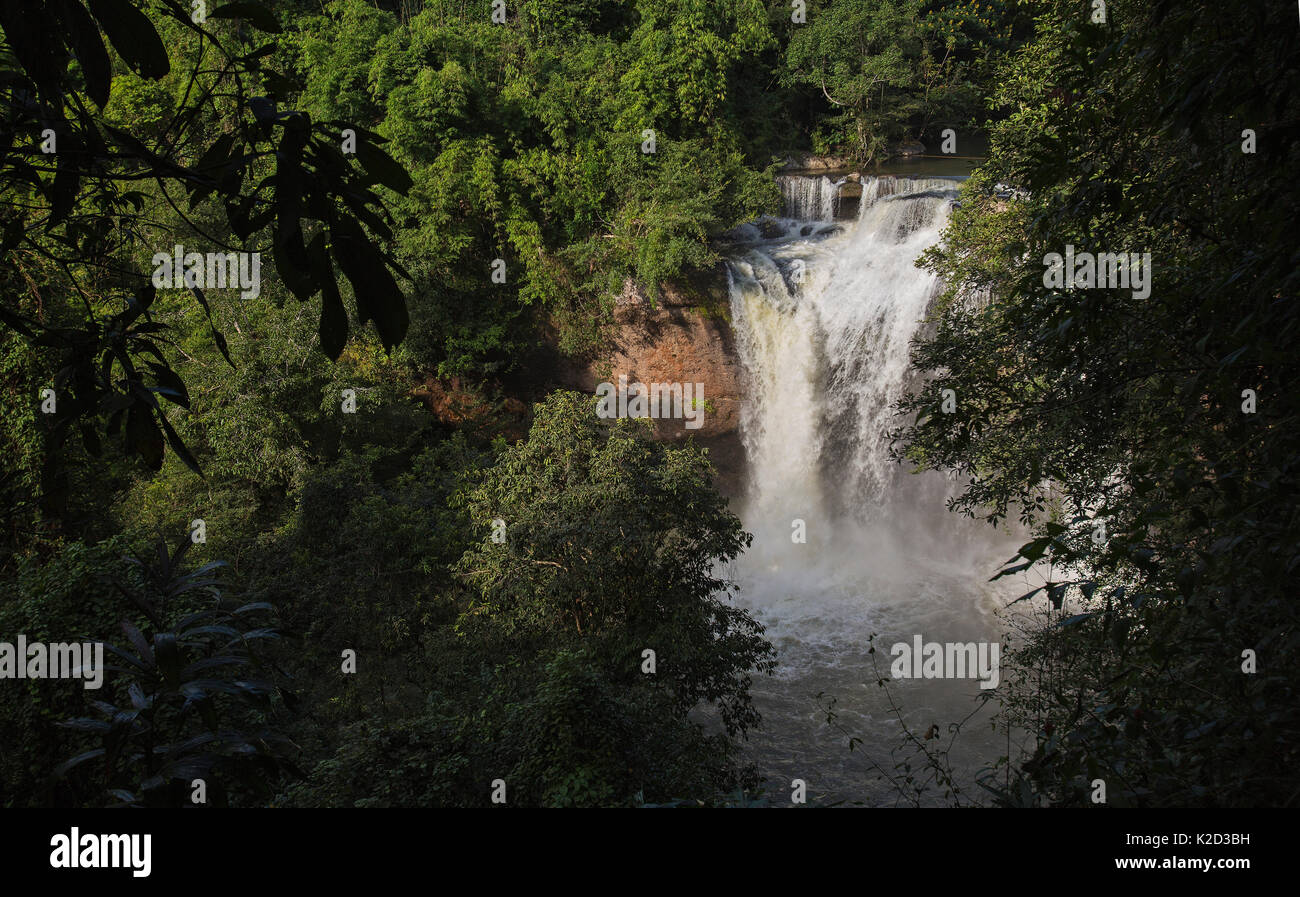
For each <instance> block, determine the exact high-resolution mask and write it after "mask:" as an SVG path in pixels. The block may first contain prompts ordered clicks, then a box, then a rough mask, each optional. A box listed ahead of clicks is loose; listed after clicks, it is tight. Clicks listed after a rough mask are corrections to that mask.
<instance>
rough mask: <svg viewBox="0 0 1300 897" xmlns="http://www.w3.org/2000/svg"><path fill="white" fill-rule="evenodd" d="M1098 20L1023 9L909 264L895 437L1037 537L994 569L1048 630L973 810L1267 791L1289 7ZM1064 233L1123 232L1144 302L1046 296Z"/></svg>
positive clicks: (1289, 398)
mask: <svg viewBox="0 0 1300 897" xmlns="http://www.w3.org/2000/svg"><path fill="white" fill-rule="evenodd" d="M1108 13H1109V14H1108V18H1107V21H1106V22H1105V23H1094V22H1093V21H1092V20H1091V17H1090V16H1089V15H1088V14H1087V13H1086V11H1084V10H1083V8H1082V6H1081V4H1079V3H1075V2H1068V0H1062V2H1054V3H1047V4H1043V6H1042V8H1041V10H1040V13H1039V19H1038V30H1037V34H1036V36H1035V38H1034V40H1033V41H1032V42H1031V43H1030V44H1028V45H1027V46H1026V47H1025V48H1024V49H1023V50H1021V51H1020V52H1019V53H1018V54H1017V55H1015V56H1014V57H1013V58H1011V59H1009V60H1008V61H1007V63H1006V65H1005V68H1004V70H1003V73H1002V76H1001V78H1000V81H1001V84H1002V86H1001V88H1000V90H999V91H998V92H997V94H996V96H995V97H994V98H993V102H994V103H996V104H999V105H1002V106H1004V107H1005V108H1008V109H1010V110H1011V114H1010V115H1009V117H1008V118H1007V119H1006V120H1005V121H1004V122H1002V123H1001V124H999V125H998V126H997V128H996V129H995V131H994V135H993V151H992V154H991V159H990V160H989V162H988V163H987V164H986V165H985V166H984V167H983V168H982V169H981V171H980V172H979V173H978V175H977V176H976V177H975V178H972V179H971V181H970V182H968V184H967V186H966V188H965V193H964V196H963V201H964V202H963V206H962V208H961V209H960V210H959V211H958V212H957V213H956V214H955V216H954V218H953V221H952V223H951V226H950V228H949V230H948V233H947V237H946V241H945V244H944V245H943V246H942V247H939V248H936V249H935V250H933V251H932V252H931V254H930V257H929V264H930V265H931V266H932V267H933V269H934V270H936V271H938V272H939V273H941V274H942V275H943V276H944V278H945V280H946V282H947V284H948V290H947V293H946V294H945V296H944V297H943V300H942V303H941V307H940V309H939V310H938V312H937V313H936V329H935V331H934V333H933V335H932V336H930V337H929V338H928V339H927V340H925V341H924V342H923V343H922V344H921V345H919V346H918V347H917V349H916V352H915V355H914V360H915V362H916V364H917V365H918V367H920V368H921V369H923V370H926V371H930V372H932V373H933V374H934V379H933V380H932V381H931V382H930V383H929V384H928V385H927V386H926V387H925V388H924V389H923V390H921V391H919V392H917V393H916V394H914V395H913V396H912V397H911V398H910V399H909V400H908V401H907V402H905V403H904V408H905V409H906V410H910V411H917V412H919V413H920V416H919V420H918V423H917V424H916V425H915V426H914V427H912V428H911V429H910V430H909V431H908V432H907V433H905V434H904V435H905V436H906V438H907V441H908V442H909V443H910V447H909V449H908V456H909V457H910V458H911V459H912V460H913V461H915V462H917V463H920V464H922V465H924V466H932V467H938V468H947V469H951V470H955V471H958V472H960V473H961V474H963V475H964V476H965V477H966V478H967V482H968V486H967V488H966V490H965V491H964V493H963V494H962V495H961V496H960V498H959V499H958V500H957V501H956V505H957V507H958V508H959V509H960V510H963V511H966V512H968V513H971V514H975V515H979V516H986V517H990V518H993V519H997V518H1000V517H1004V516H1005V515H1008V514H1013V515H1016V514H1018V515H1020V516H1021V517H1022V518H1023V519H1024V520H1026V521H1027V522H1030V523H1031V524H1032V525H1033V526H1034V528H1035V538H1034V539H1033V541H1031V542H1030V543H1028V544H1027V545H1026V546H1025V547H1024V548H1022V549H1021V552H1020V557H1019V558H1016V559H1013V561H1018V562H1019V563H1013V564H1012V566H1011V567H1010V568H1009V569H1029V570H1030V571H1031V572H1033V573H1036V574H1037V573H1041V576H1042V578H1043V584H1042V586H1041V587H1040V588H1039V589H1036V590H1035V591H1034V592H1033V593H1031V594H1030V595H1026V596H1025V598H1026V600H1029V601H1039V602H1042V601H1046V602H1048V603H1049V604H1050V606H1051V607H1052V608H1054V613H1053V614H1052V618H1053V619H1052V624H1053V625H1051V626H1049V627H1048V628H1045V629H1040V628H1032V629H1030V631H1029V632H1028V634H1027V637H1026V639H1025V640H1024V642H1023V644H1022V645H1021V647H1020V649H1019V651H1018V654H1017V656H1016V658H1015V661H1014V666H1015V672H1016V675H1017V681H1016V683H1015V685H1014V686H1013V689H1012V691H1011V694H1010V696H1009V698H1008V699H1007V700H1008V704H1007V711H1008V713H1009V714H1010V717H1011V719H1012V721H1013V722H1014V723H1015V724H1017V725H1020V726H1023V727H1024V728H1025V729H1026V730H1027V731H1029V732H1030V733H1033V734H1034V735H1036V742H1035V746H1034V749H1033V752H1032V756H1030V757H1029V758H1028V759H1027V760H1026V761H1025V762H1023V763H1019V764H1016V769H1015V770H1014V773H1013V775H1011V776H1010V777H1009V778H1008V777H1005V776H1003V775H999V776H997V782H998V783H999V784H998V789H999V795H1000V799H1001V800H1004V801H1007V802H1016V803H1019V802H1036V801H1039V800H1046V801H1049V802H1052V803H1058V804H1080V805H1087V804H1089V803H1091V796H1092V789H1093V785H1092V783H1093V781H1094V780H1096V779H1102V780H1104V781H1105V782H1106V785H1107V791H1108V802H1109V803H1111V804H1120V805H1122V804H1136V805H1174V806H1188V805H1262V804H1294V802H1295V800H1296V776H1295V770H1294V766H1295V763H1296V760H1297V756H1296V750H1297V746H1298V745H1300V702H1298V701H1297V697H1298V695H1297V684H1296V670H1297V669H1300V642H1298V641H1297V633H1298V630H1297V627H1296V622H1297V621H1296V603H1295V589H1294V581H1293V579H1292V577H1293V576H1294V575H1295V572H1296V568H1297V565H1300V553H1298V551H1300V549H1298V548H1297V546H1298V545H1300V532H1298V531H1297V518H1296V513H1295V508H1296V503H1297V488H1298V485H1300V483H1298V480H1297V477H1298V476H1300V444H1298V443H1297V432H1300V431H1298V430H1297V422H1298V418H1297V414H1300V407H1298V406H1297V404H1296V394H1295V391H1294V389H1293V388H1292V382H1293V379H1294V375H1295V371H1296V355H1295V345H1296V336H1297V327H1298V326H1300V320H1298V318H1297V305H1296V295H1297V286H1298V283H1297V277H1298V276H1300V274H1298V272H1300V266H1297V261H1298V258H1297V254H1296V243H1295V240H1294V238H1293V235H1292V230H1293V227H1294V220H1295V215H1296V204H1295V199H1294V197H1295V190H1294V187H1293V185H1292V184H1291V183H1290V180H1291V172H1293V171H1294V170H1295V169H1293V168H1292V167H1291V166H1292V164H1293V163H1295V162H1296V161H1298V160H1297V152H1300V150H1298V149H1297V143H1296V139H1295V138H1296V132H1297V128H1300V114H1298V112H1300V110H1298V109H1297V106H1296V99H1295V98H1296V96H1297V94H1296V89H1297V86H1300V85H1298V84H1297V81H1298V80H1300V39H1298V38H1297V34H1296V29H1295V24H1296V23H1295V10H1294V9H1288V8H1286V7H1283V6H1278V5H1276V4H1269V3H1263V2H1244V3H1241V4H1238V5H1237V6H1236V7H1235V8H1234V9H1233V10H1232V12H1231V14H1230V15H1229V14H1227V11H1224V12H1223V13H1220V12H1218V11H1215V10H1212V9H1209V8H1206V7H1202V6H1199V5H1196V4H1190V5H1189V4H1179V3H1169V2H1161V0H1125V2H1115V3H1110V4H1108ZM1247 130H1249V131H1251V132H1253V134H1254V138H1253V140H1254V141H1257V151H1253V152H1248V151H1246V150H1247V149H1250V148H1251V145H1250V142H1251V141H1252V138H1251V137H1250V135H1247V134H1246V133H1244V132H1245V131H1247ZM999 182H1000V183H1003V184H1007V185H1011V186H1014V187H1017V188H1020V189H1022V190H1023V191H1026V193H1025V194H1022V195H1017V196H1014V197H1013V198H1011V199H999V198H997V196H996V195H995V194H994V190H993V187H994V185H995V184H997V183H999ZM1067 244H1072V245H1073V246H1074V247H1075V248H1076V251H1079V252H1083V251H1089V252H1094V253H1095V252H1139V253H1145V252H1149V253H1150V254H1151V258H1152V263H1153V265H1152V271H1153V276H1152V288H1151V290H1150V295H1149V296H1143V295H1140V291H1137V290H1132V289H1072V290H1071V289H1056V288H1048V287H1047V286H1045V283H1046V281H1045V280H1044V273H1045V264H1044V263H1045V261H1046V259H1045V255H1046V254H1047V253H1051V252H1056V253H1063V252H1065V247H1066V245H1067ZM944 389H952V390H954V391H955V392H956V396H957V400H958V401H957V409H956V412H955V413H953V414H943V413H941V410H940V408H939V404H940V403H939V396H940V391H941V390H944ZM1247 390H1249V391H1250V392H1247ZM1247 651H1249V652H1253V654H1254V657H1255V664H1256V666H1254V667H1251V668H1250V669H1247V667H1248V664H1249V658H1247V657H1246V656H1245V655H1244V653H1243V652H1247ZM1008 782H1009V786H1010V787H1007V785H1008Z"/></svg>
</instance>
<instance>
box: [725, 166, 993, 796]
mask: <svg viewBox="0 0 1300 897" xmlns="http://www.w3.org/2000/svg"><path fill="white" fill-rule="evenodd" d="M957 185H958V184H957V181H956V180H955V179H951V178H903V177H881V178H864V179H863V191H862V198H861V200H860V202H859V217H858V218H857V220H855V221H835V220H834V217H835V210H836V209H838V207H839V201H838V199H837V196H836V195H835V194H836V193H837V192H838V189H839V187H838V185H836V184H835V183H834V182H832V181H830V179H829V178H824V177H823V178H796V177H783V178H782V179H781V187H782V192H783V194H784V195H785V196H786V198H787V206H786V214H787V215H788V216H790V217H788V218H783V219H767V220H764V221H760V222H758V223H757V224H755V225H745V226H743V227H742V228H739V229H737V231H736V232H735V237H736V244H735V246H734V247H733V249H732V251H731V253H730V258H729V261H728V279H729V286H730V293H731V312H732V323H733V327H734V330H735V333H736V341H737V348H738V351H739V354H740V359H741V362H742V364H743V366H744V369H745V371H746V376H747V380H748V382H747V385H746V396H747V397H746V405H745V407H744V410H743V414H742V423H741V435H742V439H743V441H744V445H745V449H746V455H747V474H746V479H747V488H746V492H745V495H744V496H743V498H742V499H741V500H740V507H739V509H738V510H739V513H740V516H741V519H742V520H743V521H744V523H745V527H746V529H748V530H749V531H750V532H752V533H754V543H753V545H752V547H751V548H750V550H749V551H748V552H747V553H746V554H745V555H744V556H743V557H742V558H741V559H740V560H739V561H738V562H737V564H736V567H735V569H734V570H733V571H732V574H733V576H734V577H735V578H736V580H737V581H738V582H739V584H740V586H741V596H742V597H741V600H742V603H744V604H745V606H747V607H748V609H749V610H750V611H751V613H753V614H754V616H755V617H756V618H758V619H759V620H760V621H761V622H762V623H763V624H764V625H765V626H766V627H767V629H768V636H769V638H771V640H772V642H773V644H775V645H776V646H777V649H778V652H779V664H780V667H779V670H778V673H777V675H776V676H775V677H774V678H772V679H768V680H763V681H757V682H756V683H755V687H754V689H753V692H754V695H755V701H756V704H757V705H758V707H759V709H760V711H761V712H762V713H763V715H764V725H763V728H762V731H760V732H757V733H754V734H753V735H751V738H750V742H751V751H752V755H753V759H754V761H755V762H756V763H757V764H758V766H759V769H760V772H762V773H764V774H765V775H768V776H769V789H770V790H772V791H773V792H774V797H775V799H776V800H778V801H779V800H780V799H781V795H782V793H783V791H784V789H786V788H788V787H789V784H788V783H789V781H790V780H792V779H796V778H799V779H803V780H804V781H805V782H807V784H808V789H809V795H810V801H811V800H812V799H813V797H814V796H816V797H820V798H821V799H823V800H830V799H836V800H848V801H861V802H864V803H882V802H889V801H890V800H891V792H890V790H889V788H888V787H887V786H885V785H884V784H882V783H881V782H880V781H878V775H877V773H876V772H875V771H873V770H872V768H871V764H870V762H869V761H874V762H876V763H879V764H880V765H882V766H885V767H887V768H890V769H892V767H893V764H894V758H891V755H890V751H891V749H892V748H894V747H895V745H896V744H897V741H898V735H899V730H900V727H899V725H898V722H897V720H896V719H895V718H894V717H893V716H892V715H891V713H890V711H889V707H888V703H887V701H886V700H885V696H884V693H883V692H882V691H881V689H879V688H878V686H877V685H876V678H877V673H876V667H873V665H872V658H871V656H870V655H869V654H868V650H869V648H870V644H869V642H868V639H869V637H870V636H871V635H872V634H873V633H875V634H877V639H876V643H875V644H876V646H877V647H876V650H877V654H876V661H877V663H878V665H879V673H880V675H885V676H887V675H888V673H889V664H890V653H889V646H890V645H892V644H893V643H895V642H898V641H906V642H909V643H910V642H911V640H912V638H913V636H914V635H916V634H920V635H922V636H923V637H924V639H925V641H939V642H954V641H960V642H968V641H995V640H997V639H998V627H997V621H996V619H995V618H994V616H993V611H994V609H995V604H996V601H995V599H996V597H997V595H996V594H995V592H994V591H993V587H992V586H990V585H989V584H988V583H987V580H988V578H989V576H990V575H991V572H994V571H995V570H996V566H992V570H991V569H990V566H991V565H996V563H997V561H1000V560H1003V559H1004V558H1005V557H1006V556H1007V554H999V552H1000V551H1004V550H1005V548H1006V537H1005V536H997V535H996V534H991V533H990V532H988V527H984V526H981V525H979V524H976V523H973V522H971V521H968V520H963V519H960V518H957V517H956V516H955V515H952V514H951V513H949V512H948V511H947V510H946V507H945V504H944V502H945V499H946V498H947V497H948V495H949V494H951V489H952V484H951V483H949V482H948V481H947V480H946V479H945V478H944V477H943V476H941V475H938V474H925V475H914V474H911V473H909V472H908V471H907V470H906V469H904V468H902V467H901V466H900V465H898V464H896V463H893V462H892V461H891V460H890V459H889V445H890V440H889V431H890V430H891V429H893V428H896V427H898V426H899V425H900V424H901V423H903V422H902V421H901V420H899V419H898V418H897V417H896V415H895V414H894V413H893V410H892V406H893V403H894V402H895V401H897V399H898V398H899V397H900V396H901V394H902V393H903V391H904V390H905V389H906V387H907V386H908V384H909V381H910V379H911V378H912V377H913V376H914V374H913V372H912V370H911V368H910V364H909V346H910V343H911V340H912V338H913V337H914V336H915V335H916V334H917V333H918V331H919V330H920V328H921V327H922V326H923V322H924V319H925V316H926V313H927V308H928V305H929V303H930V301H931V299H932V298H933V297H934V296H935V294H936V291H937V287H938V283H937V282H936V279H935V277H934V276H933V275H931V274H929V273H927V272H925V271H923V270H921V269H918V268H917V267H916V266H915V261H916V259H917V257H918V256H919V255H920V254H921V253H922V252H923V251H924V250H925V249H926V248H927V247H928V246H930V245H933V244H934V243H935V242H936V241H937V240H938V239H939V234H940V231H941V230H942V228H943V226H944V224H945V222H946V221H947V217H948V210H949V208H950V205H951V203H952V201H953V200H954V199H955V197H956V187H957ZM828 191H831V193H830V195H829V196H828ZM828 210H830V211H829V212H828ZM801 528H802V530H803V531H804V532H806V542H800V541H797V540H796V538H794V537H795V536H796V534H797V533H798V532H799V530H800V529H801ZM1016 544H1018V543H1016ZM890 687H891V691H892V692H893V693H894V695H895V699H896V700H897V701H899V702H900V703H901V704H902V705H903V708H904V710H905V712H906V718H907V720H908V723H909V725H911V726H912V727H914V728H916V727H919V731H922V732H923V731H925V729H926V728H928V727H929V725H930V724H932V723H933V724H938V725H939V726H940V728H941V729H942V730H943V731H944V738H945V742H946V738H947V729H946V727H947V724H948V723H950V722H956V721H959V720H961V719H963V718H965V717H966V715H967V714H968V713H969V712H970V711H971V710H973V709H974V708H975V706H976V704H975V703H974V698H975V696H976V695H978V694H979V687H978V683H977V682H975V681H974V680H970V679H967V680H906V681H901V682H895V683H891V686H890ZM819 693H820V694H823V695H825V696H829V697H833V698H834V699H835V701H836V705H835V711H836V713H837V715H838V723H839V725H841V726H843V727H844V728H846V729H847V730H849V734H852V735H855V736H858V737H861V738H864V739H865V742H864V743H863V745H862V746H861V747H859V748H858V749H857V750H856V751H855V752H853V753H851V752H850V751H849V750H848V747H847V738H848V736H847V735H846V734H845V733H844V732H842V731H839V730H837V729H836V728H834V727H832V726H829V725H827V723H826V718H825V717H826V714H825V712H824V710H822V705H823V703H824V700H825V698H822V699H818V698H817V695H818V694H819ZM969 725H970V728H971V730H972V731H971V732H970V734H968V735H964V736H963V738H962V739H959V741H960V744H959V745H958V746H957V747H956V748H955V749H954V759H955V760H956V761H957V763H958V766H959V767H960V766H961V765H962V764H965V766H966V767H968V769H967V772H969V773H971V774H973V773H974V772H975V769H976V768H977V767H978V766H979V765H982V764H983V763H987V762H990V761H991V760H993V759H995V758H996V757H997V756H998V754H999V753H1001V751H1000V750H999V749H998V745H997V743H996V742H994V741H992V740H990V734H989V727H988V721H987V711H986V712H985V714H984V715H982V716H980V717H978V723H972V724H969Z"/></svg>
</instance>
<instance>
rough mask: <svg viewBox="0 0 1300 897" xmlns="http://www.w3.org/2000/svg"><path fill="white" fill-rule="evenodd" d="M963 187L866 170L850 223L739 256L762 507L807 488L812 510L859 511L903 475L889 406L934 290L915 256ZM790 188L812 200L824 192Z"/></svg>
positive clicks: (736, 316)
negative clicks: (895, 461) (893, 453)
mask: <svg viewBox="0 0 1300 897" xmlns="http://www.w3.org/2000/svg"><path fill="white" fill-rule="evenodd" d="M786 180H787V181H794V180H796V179H794V178H787V179H786ZM797 180H799V181H802V182H805V183H806V184H813V185H816V184H818V183H819V181H820V182H826V183H829V179H827V178H821V179H814V178H801V179H797ZM956 186H957V184H956V182H955V181H954V180H951V179H941V178H926V179H908V178H896V177H881V178H869V179H864V183H863V194H862V197H863V198H862V204H861V213H860V218H859V219H858V222H857V223H856V224H852V225H850V226H849V227H848V229H847V230H846V231H844V232H841V233H838V234H832V235H828V236H825V237H818V236H816V235H814V236H813V238H811V239H802V238H796V239H793V240H786V241H783V242H778V243H776V244H766V243H765V244H762V245H754V246H751V247H748V248H747V251H745V252H744V253H743V254H742V255H739V256H737V257H735V258H733V259H732V261H731V263H730V265H729V278H730V279H729V286H730V290H731V306H732V316H733V323H734V327H735V331H736V336H737V347H738V351H739V353H740V359H741V362H742V364H743V366H744V368H745V370H746V371H747V372H748V375H749V378H750V384H749V394H748V400H747V403H746V405H745V409H744V412H743V421H742V438H743V439H744V442H745V448H746V452H747V456H748V464H749V470H750V476H749V480H750V484H751V488H750V500H751V504H752V505H753V506H756V507H758V508H771V507H773V506H774V504H775V503H778V502H780V501H781V500H782V497H783V496H785V495H790V494H797V495H800V496H802V498H801V499H800V501H804V502H807V503H810V505H813V508H812V510H811V511H810V513H818V514H820V513H821V512H822V511H823V506H824V501H823V499H828V500H830V502H831V505H840V506H843V505H845V504H853V505H855V506H856V512H857V516H860V517H861V516H869V515H870V511H871V510H872V509H873V508H877V507H879V505H880V501H881V499H882V497H883V496H884V493H885V490H886V488H887V486H888V485H889V484H890V483H891V482H892V481H893V480H895V479H896V478H897V476H898V474H897V471H896V470H895V469H894V465H892V464H891V463H890V462H889V460H888V445H887V438H886V434H887V430H888V428H889V427H890V426H891V425H893V424H894V423H896V422H894V421H893V420H892V415H891V413H890V406H891V405H892V403H893V402H894V401H895V400H897V399H898V398H899V394H900V392H901V390H902V388H903V387H904V385H905V383H906V379H907V376H908V371H909V364H908V347H909V343H910V341H911V339H912V337H913V336H914V335H915V333H916V331H917V328H918V327H919V326H920V325H921V322H922V320H923V319H924V317H925V313H926V307H927V305H928V304H929V302H930V299H931V298H932V297H933V295H934V292H935V289H936V287H937V283H936V281H935V278H934V277H933V276H932V275H929V274H927V273H925V272H923V271H921V270H919V269H917V268H916V267H915V260H916V258H917V257H918V256H919V255H920V253H921V252H922V251H923V250H924V249H925V248H926V247H928V246H930V245H931V244H933V243H934V242H936V241H937V240H938V237H939V231H940V230H941V229H942V228H943V225H944V223H945V222H946V221H947V216H948V207H949V205H950V203H951V201H952V200H953V199H954V198H955V197H956ZM783 189H785V190H786V191H787V195H788V196H795V197H799V202H804V201H805V200H806V199H807V197H809V196H814V195H816V189H823V188H816V189H814V188H811V187H809V188H804V187H799V186H798V185H795V186H787V185H783ZM790 204H791V205H792V206H794V205H796V203H794V202H793V201H792V202H791V203H790ZM795 232H796V233H801V232H800V231H798V230H796V231H795ZM828 490H829V491H830V492H832V493H833V494H832V495H824V493H826V492H827V491H828ZM841 509H842V510H843V508H842V507H841ZM796 516H797V515H796Z"/></svg>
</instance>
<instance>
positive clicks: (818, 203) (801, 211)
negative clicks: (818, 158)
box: [776, 175, 844, 221]
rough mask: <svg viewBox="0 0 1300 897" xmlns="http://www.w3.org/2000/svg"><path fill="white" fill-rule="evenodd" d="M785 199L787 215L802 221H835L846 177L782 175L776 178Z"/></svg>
mask: <svg viewBox="0 0 1300 897" xmlns="http://www.w3.org/2000/svg"><path fill="white" fill-rule="evenodd" d="M776 182H777V184H779V185H780V187H781V197H782V199H784V201H785V216H786V217H787V218H797V219H800V220H802V221H834V220H835V213H836V211H837V210H838V206H839V195H840V187H841V185H843V184H844V179H840V180H838V181H832V180H831V179H830V178H828V177H825V176H823V177H819V178H810V177H800V176H798V175H781V176H780V177H778V178H777V179H776Z"/></svg>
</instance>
